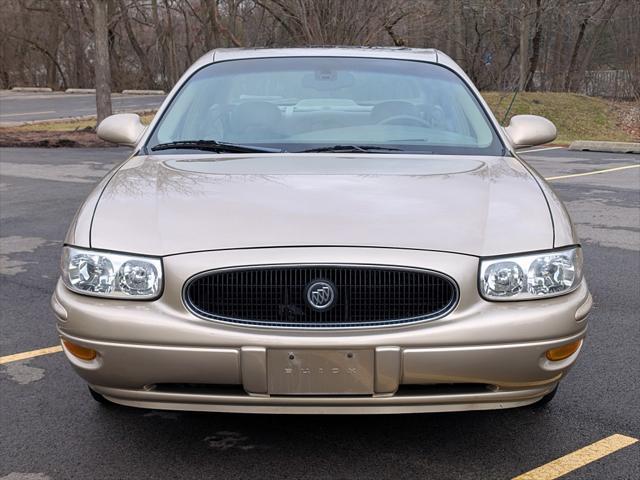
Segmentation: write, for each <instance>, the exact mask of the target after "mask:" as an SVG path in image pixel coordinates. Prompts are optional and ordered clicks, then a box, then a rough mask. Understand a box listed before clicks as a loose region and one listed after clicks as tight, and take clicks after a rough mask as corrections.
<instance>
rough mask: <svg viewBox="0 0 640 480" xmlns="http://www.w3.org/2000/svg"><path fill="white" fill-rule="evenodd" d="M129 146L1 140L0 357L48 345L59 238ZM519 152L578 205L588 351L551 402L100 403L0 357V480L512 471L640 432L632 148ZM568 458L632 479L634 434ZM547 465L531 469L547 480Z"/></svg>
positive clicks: (57, 372) (509, 474)
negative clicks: (504, 405) (391, 410)
mask: <svg viewBox="0 0 640 480" xmlns="http://www.w3.org/2000/svg"><path fill="white" fill-rule="evenodd" d="M127 153H128V150H126V149H122V148H113V149H96V150H92V149H49V150H47V149H0V219H1V221H2V227H1V231H0V282H1V287H2V288H1V289H0V304H1V306H2V308H1V310H0V312H1V321H0V329H1V335H0V356H1V357H3V358H4V357H6V356H9V355H12V354H16V353H20V352H29V351H32V350H36V349H41V348H44V347H50V346H55V345H56V344H57V336H56V332H55V327H54V319H53V314H52V313H51V311H50V308H49V297H50V294H51V292H52V290H53V288H54V283H55V281H56V277H57V275H58V268H59V267H58V262H59V254H60V248H61V245H62V240H63V238H64V234H65V232H66V229H67V227H68V225H69V223H70V221H71V219H72V217H73V214H74V212H75V210H76V209H77V207H78V206H79V205H80V203H81V202H82V200H83V199H84V197H85V196H86V194H87V193H88V192H89V191H90V190H91V188H92V187H93V184H94V183H95V182H96V181H97V180H98V179H99V178H100V177H101V176H102V175H104V174H105V173H106V172H107V171H108V170H109V169H110V168H111V167H112V166H113V165H114V164H115V163H116V162H118V161H120V160H121V159H124V157H125V156H126V155H127ZM523 157H524V158H525V159H526V160H528V161H529V162H530V163H531V165H533V166H534V167H535V168H536V169H538V170H539V171H540V172H541V173H542V174H543V175H544V176H546V177H548V178H551V179H552V180H551V183H552V185H553V186H554V188H555V189H556V191H557V193H558V194H559V195H560V197H561V198H562V199H563V200H564V201H565V203H566V205H567V208H568V209H569V211H570V213H571V214H572V217H573V219H574V221H575V223H576V226H577V229H578V233H579V235H580V237H581V239H582V241H583V245H584V253H585V264H586V267H585V268H586V275H587V279H588V280H589V284H590V288H591V291H592V293H593V296H594V299H595V308H594V310H593V312H592V314H591V317H590V330H589V334H588V338H587V342H586V344H585V346H584V348H583V352H582V356H581V358H580V360H579V361H578V364H577V365H576V367H575V368H574V369H573V370H572V372H571V373H570V375H569V376H568V377H567V379H566V380H565V381H564V382H563V383H562V385H561V387H560V390H559V392H558V395H557V396H556V398H555V399H554V400H553V402H551V403H550V404H549V405H548V406H546V407H543V408H520V409H513V410H504V411H494V412H466V413H447V414H425V415H385V416H274V415H237V414H236V415H234V414H207V413H182V412H161V411H149V410H138V409H131V408H124V407H122V408H104V407H102V406H100V405H99V404H97V403H96V402H94V401H93V400H92V399H91V398H90V396H89V394H88V392H87V389H86V386H85V385H84V384H83V382H82V381H81V380H80V379H79V378H78V377H77V376H76V375H75V374H74V373H73V372H72V370H71V368H70V367H69V366H68V365H67V362H66V360H65V359H64V357H63V355H62V354H61V353H52V354H47V355H41V356H37V357H32V358H26V359H24V360H17V361H11V362H7V363H4V364H2V365H0V425H1V428H0V438H1V442H0V459H1V460H0V480H9V479H10V480H46V479H69V478H80V479H84V478H101V479H102V478H104V479H107V478H109V479H111V478H113V479H121V478H138V479H143V478H261V479H263V478H291V479H298V478H438V479H447V478H452V479H453V478H455V479H458V478H470V479H508V478H513V477H516V476H518V475H520V474H522V473H524V472H528V471H530V470H532V469H535V468H537V467H541V466H545V465H547V464H549V462H552V461H554V460H555V459H558V458H560V457H563V456H564V455H567V454H571V453H572V452H575V451H576V450H578V449H581V448H582V447H586V446H588V445H591V444H593V443H594V442H598V441H600V440H602V439H605V438H607V437H610V436H612V435H616V434H619V435H625V436H628V437H633V438H640V415H638V411H639V407H640V400H639V399H640V387H639V385H640V346H639V345H640V324H639V314H638V312H639V311H640V292H639V286H640V168H638V165H639V164H640V156H638V155H620V154H606V153H586V152H569V151H566V150H564V149H550V150H546V149H535V150H533V151H532V152H531V153H525V154H523ZM628 166H631V168H620V167H628ZM594 172H598V173H595V174H594ZM581 455H582V456H581ZM585 455H586V456H585ZM577 456H578V457H579V458H578V460H577V461H578V462H582V464H581V465H579V466H580V468H578V469H576V470H574V471H573V472H572V473H569V474H567V475H566V476H565V477H563V478H567V479H637V478H640V461H639V458H640V443H635V444H632V445H630V446H627V447H626V448H622V449H620V450H617V451H615V452H614V453H611V454H610V455H606V456H604V458H602V459H600V460H598V461H593V462H591V460H593V455H591V457H589V456H588V455H587V454H578V455H577ZM580 458H582V460H580ZM545 468H548V470H547V474H548V476H546V477H545V476H544V472H543V474H542V475H543V476H539V477H530V478H555V477H554V476H552V473H553V469H554V468H555V467H554V466H553V465H552V466H549V467H545Z"/></svg>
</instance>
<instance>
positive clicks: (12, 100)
mask: <svg viewBox="0 0 640 480" xmlns="http://www.w3.org/2000/svg"><path fill="white" fill-rule="evenodd" d="M164 97H165V96H164V95H122V94H119V93H114V94H113V95H112V104H113V112H114V113H122V112H134V111H135V112H137V111H143V110H155V109H157V108H158V107H159V106H160V104H161V103H162V101H163V100H164ZM0 99H1V100H2V104H1V105H0V125H8V124H12V123H16V122H31V121H34V120H52V119H57V118H66V117H83V116H86V115H95V114H96V96H95V94H93V93H62V92H51V93H29V92H12V91H10V90H2V91H0Z"/></svg>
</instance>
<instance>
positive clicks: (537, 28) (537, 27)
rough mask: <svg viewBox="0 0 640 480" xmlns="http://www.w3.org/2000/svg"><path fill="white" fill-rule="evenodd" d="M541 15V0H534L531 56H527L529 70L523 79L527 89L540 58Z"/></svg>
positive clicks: (531, 82) (529, 87)
mask: <svg viewBox="0 0 640 480" xmlns="http://www.w3.org/2000/svg"><path fill="white" fill-rule="evenodd" d="M541 15H542V0H536V18H535V21H534V23H533V25H534V27H533V28H534V34H533V40H532V41H531V58H529V71H528V73H527V80H526V81H525V86H524V89H525V90H527V91H531V90H533V76H534V75H535V73H536V70H537V69H538V61H539V59H540V44H541V42H542V22H541V21H540V17H541Z"/></svg>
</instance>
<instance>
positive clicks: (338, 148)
mask: <svg viewBox="0 0 640 480" xmlns="http://www.w3.org/2000/svg"><path fill="white" fill-rule="evenodd" d="M376 150H380V151H385V152H401V151H402V149H401V148H394V147H378V146H376V145H332V146H331V147H318V148H309V149H308V150H299V151H297V152H295V153H319V152H347V153H354V152H373V151H376Z"/></svg>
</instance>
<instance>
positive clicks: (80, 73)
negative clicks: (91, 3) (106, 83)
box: [69, 0, 87, 87]
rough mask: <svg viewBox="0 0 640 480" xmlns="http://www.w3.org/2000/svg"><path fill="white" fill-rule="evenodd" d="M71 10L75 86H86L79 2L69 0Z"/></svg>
mask: <svg viewBox="0 0 640 480" xmlns="http://www.w3.org/2000/svg"><path fill="white" fill-rule="evenodd" d="M69 12H70V19H71V38H72V47H73V86H74V87H84V86H85V84H86V81H87V80H86V78H87V75H86V73H85V68H86V67H85V65H86V62H85V59H84V43H83V41H82V30H81V26H80V13H79V12H78V3H77V2H76V1H75V0H72V1H71V2H69Z"/></svg>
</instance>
